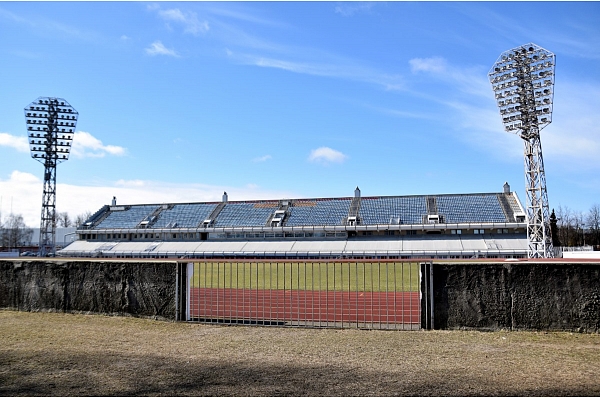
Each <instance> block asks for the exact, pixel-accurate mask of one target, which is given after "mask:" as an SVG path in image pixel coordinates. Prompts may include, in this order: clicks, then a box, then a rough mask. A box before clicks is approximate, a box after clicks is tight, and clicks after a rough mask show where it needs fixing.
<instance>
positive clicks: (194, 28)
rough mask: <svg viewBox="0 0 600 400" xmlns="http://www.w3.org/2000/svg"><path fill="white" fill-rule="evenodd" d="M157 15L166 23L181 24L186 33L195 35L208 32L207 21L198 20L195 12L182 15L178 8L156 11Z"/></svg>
mask: <svg viewBox="0 0 600 400" xmlns="http://www.w3.org/2000/svg"><path fill="white" fill-rule="evenodd" d="M158 15H159V16H160V17H161V18H162V19H164V20H166V21H173V22H177V23H180V24H182V25H183V26H184V32H186V33H191V34H194V35H197V34H199V33H205V32H208V30H209V29H210V27H209V25H208V21H200V20H198V15H197V14H196V13H195V12H185V13H184V12H182V11H181V10H180V9H178V8H172V9H169V10H158Z"/></svg>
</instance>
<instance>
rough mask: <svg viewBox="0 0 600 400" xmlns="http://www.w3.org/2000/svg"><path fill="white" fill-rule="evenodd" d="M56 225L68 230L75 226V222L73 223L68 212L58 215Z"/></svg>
mask: <svg viewBox="0 0 600 400" xmlns="http://www.w3.org/2000/svg"><path fill="white" fill-rule="evenodd" d="M56 223H57V225H58V226H60V227H63V228H68V227H70V226H71V225H73V222H72V221H71V217H70V216H69V213H68V212H66V211H65V212H61V213H58V214H56Z"/></svg>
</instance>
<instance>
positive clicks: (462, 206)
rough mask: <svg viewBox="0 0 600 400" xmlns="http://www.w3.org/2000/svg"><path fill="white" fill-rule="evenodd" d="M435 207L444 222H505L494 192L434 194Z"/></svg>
mask: <svg viewBox="0 0 600 400" xmlns="http://www.w3.org/2000/svg"><path fill="white" fill-rule="evenodd" d="M436 201H437V209H438V213H439V214H440V215H443V216H444V218H445V222H446V223H449V224H452V223H465V222H507V219H506V216H505V215H504V212H503V211H502V206H501V205H500V202H499V201H498V196H496V195H495V194H471V195H444V196H436Z"/></svg>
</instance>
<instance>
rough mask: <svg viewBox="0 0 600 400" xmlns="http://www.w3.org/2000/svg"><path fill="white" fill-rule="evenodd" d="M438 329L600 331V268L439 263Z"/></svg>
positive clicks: (436, 269) (435, 285) (436, 285)
mask: <svg viewBox="0 0 600 400" xmlns="http://www.w3.org/2000/svg"><path fill="white" fill-rule="evenodd" d="M433 293H434V306H433V310H434V328H435V329H463V328H474V329H490V330H497V329H515V330H519V329H522V330H563V331H579V332H599V331H600V263H597V264H596V263H565V264H563V263H552V262H549V263H530V262H527V263H518V262H517V263H495V264H485V263H481V264H474V263H456V264H454V263H447V264H442V263H434V266H433Z"/></svg>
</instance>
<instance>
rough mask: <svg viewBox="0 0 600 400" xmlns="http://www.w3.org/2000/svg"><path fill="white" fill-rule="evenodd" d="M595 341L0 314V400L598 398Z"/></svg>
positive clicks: (599, 364) (598, 346)
mask: <svg viewBox="0 0 600 400" xmlns="http://www.w3.org/2000/svg"><path fill="white" fill-rule="evenodd" d="M599 375H600V335H597V334H572V333H543V332H541V333H534V332H475V331H434V332H431V331H427V332H425V331H422V332H393V331H366V330H335V329H298V328H294V329H287V328H275V327H235V326H231V327H230V326H214V325H200V324H186V323H173V322H162V321H153V320H147V319H138V318H123V317H105V316H98V315H81V314H55V313H25V312H12V311H0V396H139V395H148V396H163V395H164V396H420V395H426V396H598V395H600V381H599V380H598V376H599Z"/></svg>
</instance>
